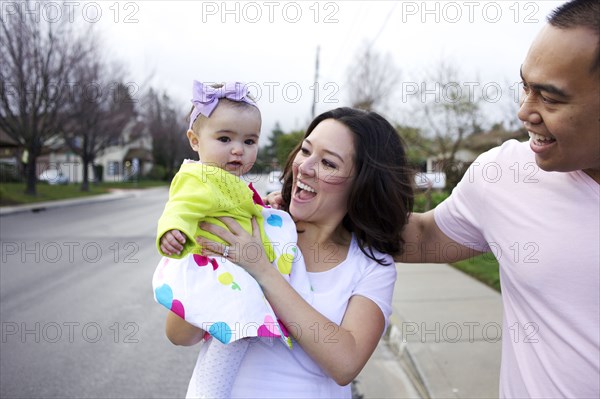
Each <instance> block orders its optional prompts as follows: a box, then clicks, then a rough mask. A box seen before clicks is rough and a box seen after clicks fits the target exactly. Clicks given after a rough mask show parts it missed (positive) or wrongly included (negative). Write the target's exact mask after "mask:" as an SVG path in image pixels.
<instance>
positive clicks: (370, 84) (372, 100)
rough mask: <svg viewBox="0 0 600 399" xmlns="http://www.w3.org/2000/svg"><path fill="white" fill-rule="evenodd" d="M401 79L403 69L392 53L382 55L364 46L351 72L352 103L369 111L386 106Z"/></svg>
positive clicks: (350, 91) (350, 92) (355, 106)
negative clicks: (401, 69) (394, 60)
mask: <svg viewBox="0 0 600 399" xmlns="http://www.w3.org/2000/svg"><path fill="white" fill-rule="evenodd" d="M399 80H400V70H399V69H398V68H397V67H396V65H395V64H394V62H393V60H392V58H391V56H390V55H389V54H386V55H385V56H384V55H381V54H379V53H377V52H376V51H375V50H373V49H372V48H371V47H370V46H369V45H366V44H365V45H363V46H362V48H361V49H360V50H359V51H358V53H357V55H356V58H355V60H354V62H353V63H352V64H351V67H350V68H349V69H348V79H347V81H348V82H347V87H348V90H349V96H350V103H351V105H352V107H354V108H361V109H364V110H366V111H374V110H378V109H380V108H382V107H385V105H386V102H387V101H388V100H389V99H390V96H391V95H392V94H393V92H394V90H395V89H396V87H397V85H398V82H399Z"/></svg>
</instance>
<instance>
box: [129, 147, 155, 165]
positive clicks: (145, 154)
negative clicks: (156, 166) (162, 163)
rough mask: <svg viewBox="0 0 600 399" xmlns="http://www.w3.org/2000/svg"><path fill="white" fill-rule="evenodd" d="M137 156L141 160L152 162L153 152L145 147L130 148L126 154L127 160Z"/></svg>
mask: <svg viewBox="0 0 600 399" xmlns="http://www.w3.org/2000/svg"><path fill="white" fill-rule="evenodd" d="M134 158H137V159H139V160H140V161H146V162H152V161H153V160H154V158H153V157H152V152H151V151H150V150H147V149H145V148H130V149H129V150H128V151H127V154H125V160H129V159H134Z"/></svg>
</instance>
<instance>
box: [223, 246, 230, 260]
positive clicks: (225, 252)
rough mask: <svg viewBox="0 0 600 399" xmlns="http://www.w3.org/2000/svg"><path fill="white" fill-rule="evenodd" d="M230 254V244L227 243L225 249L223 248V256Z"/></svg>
mask: <svg viewBox="0 0 600 399" xmlns="http://www.w3.org/2000/svg"><path fill="white" fill-rule="evenodd" d="M228 255H229V245H225V249H224V250H223V257H224V258H226V257H227V256H228Z"/></svg>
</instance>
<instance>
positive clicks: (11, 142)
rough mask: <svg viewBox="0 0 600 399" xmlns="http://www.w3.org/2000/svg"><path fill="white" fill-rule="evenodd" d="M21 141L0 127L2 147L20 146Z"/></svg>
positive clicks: (0, 145) (0, 144) (0, 143)
mask: <svg viewBox="0 0 600 399" xmlns="http://www.w3.org/2000/svg"><path fill="white" fill-rule="evenodd" d="M20 146H21V145H20V144H19V142H18V141H17V140H15V139H13V138H12V137H10V136H9V135H8V133H6V132H5V131H4V130H2V129H0V147H20Z"/></svg>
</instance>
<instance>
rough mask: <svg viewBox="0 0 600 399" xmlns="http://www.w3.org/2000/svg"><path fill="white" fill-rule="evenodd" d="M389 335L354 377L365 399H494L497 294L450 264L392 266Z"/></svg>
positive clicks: (498, 339) (497, 361)
mask: <svg viewBox="0 0 600 399" xmlns="http://www.w3.org/2000/svg"><path fill="white" fill-rule="evenodd" d="M396 267H397V269H398V280H397V282H396V286H395V291H394V303H393V307H394V310H393V315H392V320H391V325H390V328H389V330H388V334H387V336H386V338H385V339H384V340H382V341H381V342H380V345H379V347H378V349H377V351H376V352H375V354H374V355H373V357H372V358H371V360H370V361H369V363H368V364H367V366H366V367H365V369H364V370H363V371H362V373H361V374H360V375H359V376H358V378H357V380H358V383H357V390H358V393H359V394H360V395H363V397H364V398H365V399H369V398H497V397H498V379H499V375H500V349H501V326H502V300H501V297H500V294H499V293H498V292H496V291H494V290H493V289H491V288H489V287H487V286H486V285H484V284H482V283H480V282H479V281H477V280H475V279H473V278H471V277H470V276H468V275H466V274H464V273H462V272H460V271H458V270H456V269H454V268H453V267H451V266H449V265H443V264H440V265H436V264H426V265H421V264H397V265H396Z"/></svg>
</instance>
